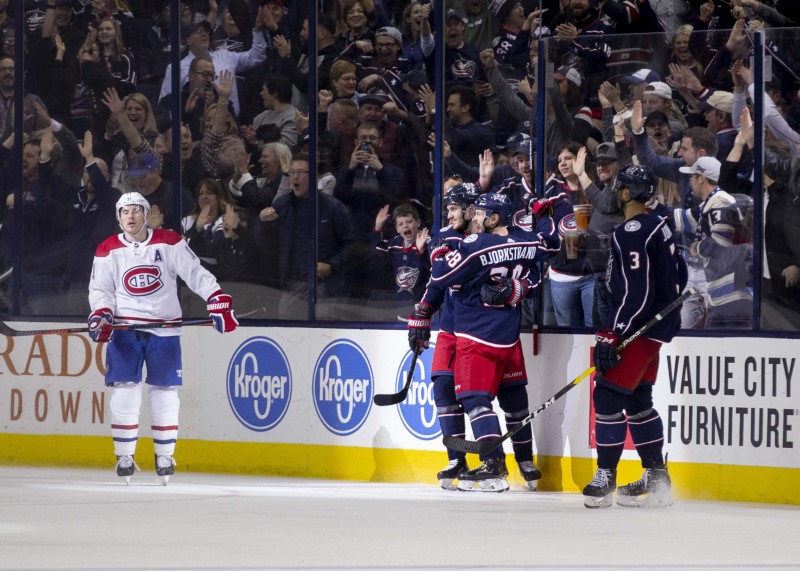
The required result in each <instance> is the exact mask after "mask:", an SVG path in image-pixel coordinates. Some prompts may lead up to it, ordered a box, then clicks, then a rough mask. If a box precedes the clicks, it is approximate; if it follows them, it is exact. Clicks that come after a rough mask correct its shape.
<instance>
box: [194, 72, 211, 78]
mask: <svg viewBox="0 0 800 571" xmlns="http://www.w3.org/2000/svg"><path fill="white" fill-rule="evenodd" d="M194 73H195V74H196V75H200V76H203V77H204V78H206V79H215V78H216V77H217V74H216V73H214V72H213V71H196V72H194Z"/></svg>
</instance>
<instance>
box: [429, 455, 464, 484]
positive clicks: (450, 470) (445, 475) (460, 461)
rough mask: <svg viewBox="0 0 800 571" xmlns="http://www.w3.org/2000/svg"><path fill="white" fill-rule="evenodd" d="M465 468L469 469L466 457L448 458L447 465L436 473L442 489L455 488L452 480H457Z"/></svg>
mask: <svg viewBox="0 0 800 571" xmlns="http://www.w3.org/2000/svg"><path fill="white" fill-rule="evenodd" d="M467 470H469V466H468V465H467V459H466V458H464V457H463V456H462V457H460V458H457V459H455V460H450V463H449V464H447V467H445V469H444V470H442V471H440V472H439V473H438V474H437V475H436V479H437V480H439V484H440V485H441V486H442V489H445V490H455V489H456V487H455V486H454V485H453V480H457V479H458V478H459V476H461V474H463V473H464V472H466V471H467Z"/></svg>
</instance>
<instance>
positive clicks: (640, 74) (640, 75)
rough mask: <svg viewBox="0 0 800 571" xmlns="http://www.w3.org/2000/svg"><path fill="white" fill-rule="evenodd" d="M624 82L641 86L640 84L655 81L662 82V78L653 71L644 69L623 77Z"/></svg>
mask: <svg viewBox="0 0 800 571" xmlns="http://www.w3.org/2000/svg"><path fill="white" fill-rule="evenodd" d="M622 81H624V82H625V83H630V84H631V85H639V84H640V83H652V82H654V81H661V76H660V75H658V74H657V73H656V72H654V71H653V70H652V69H647V68H643V69H640V70H639V71H637V72H635V73H632V74H630V75H625V76H623V77H622Z"/></svg>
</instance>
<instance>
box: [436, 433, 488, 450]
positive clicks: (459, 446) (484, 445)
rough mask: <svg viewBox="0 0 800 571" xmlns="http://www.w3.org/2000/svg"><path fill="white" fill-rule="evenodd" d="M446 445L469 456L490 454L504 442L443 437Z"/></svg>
mask: <svg viewBox="0 0 800 571" xmlns="http://www.w3.org/2000/svg"><path fill="white" fill-rule="evenodd" d="M442 442H443V443H444V445H445V446H446V447H447V448H449V449H450V450H453V451H455V452H465V453H468V454H488V453H489V452H491V451H492V450H494V449H495V448H497V447H498V446H499V445H500V444H501V443H502V442H503V441H502V440H491V441H489V442H475V441H474V440H466V439H464V438H456V437H455V436H450V435H445V436H444V437H442Z"/></svg>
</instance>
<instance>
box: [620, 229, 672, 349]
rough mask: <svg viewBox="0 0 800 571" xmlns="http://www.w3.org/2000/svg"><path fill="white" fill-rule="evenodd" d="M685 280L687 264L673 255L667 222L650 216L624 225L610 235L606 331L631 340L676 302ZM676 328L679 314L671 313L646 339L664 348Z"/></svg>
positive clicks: (649, 332) (670, 234) (649, 331)
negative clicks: (644, 326)
mask: <svg viewBox="0 0 800 571" xmlns="http://www.w3.org/2000/svg"><path fill="white" fill-rule="evenodd" d="M686 280H687V271H686V264H685V262H684V261H683V257H682V256H680V255H678V254H677V250H676V247H675V242H674V240H673V237H672V232H671V231H670V229H669V225H668V224H667V221H666V219H664V218H661V217H660V216H658V215H656V214H652V213H649V214H639V215H638V216H634V217H633V218H631V219H630V220H627V221H625V222H624V223H622V224H620V225H619V226H618V227H617V229H616V230H615V231H614V238H613V241H612V248H611V256H610V258H609V262H608V273H607V280H606V282H607V284H608V289H609V292H610V304H611V311H609V317H608V319H609V321H610V323H608V324H607V326H608V327H610V328H613V330H614V332H615V333H617V334H619V335H620V336H622V337H627V336H629V335H631V334H633V333H634V332H635V331H638V330H639V328H640V327H641V326H642V325H644V324H645V323H647V322H648V321H650V319H652V318H653V316H655V315H656V314H657V313H658V312H659V311H661V310H662V309H664V308H665V307H666V306H668V305H669V304H670V303H672V302H673V301H674V300H675V299H677V298H678V296H679V295H680V293H681V291H683V288H684V287H685V286H686ZM679 328H680V311H673V312H672V313H670V314H669V315H667V316H665V317H664V319H662V320H661V321H659V322H658V323H657V324H656V325H654V326H653V327H651V328H650V329H649V330H648V331H647V333H646V337H649V338H650V339H656V340H658V341H663V342H665V343H668V342H669V341H671V340H672V338H673V337H674V336H675V334H676V333H677V332H678V329H679Z"/></svg>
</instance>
